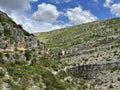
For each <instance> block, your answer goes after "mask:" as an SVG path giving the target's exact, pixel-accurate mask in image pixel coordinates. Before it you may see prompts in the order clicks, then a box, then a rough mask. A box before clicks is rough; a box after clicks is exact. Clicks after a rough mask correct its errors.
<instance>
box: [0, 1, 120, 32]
mask: <svg viewBox="0 0 120 90" xmlns="http://www.w3.org/2000/svg"><path fill="white" fill-rule="evenodd" d="M0 10H1V11H3V12H5V13H7V14H8V15H9V16H10V17H11V18H12V19H13V20H14V21H15V22H16V23H17V24H21V25H22V26H23V28H24V29H25V30H27V31H29V32H31V33H32V32H46V31H51V30H56V29H60V28H64V27H69V26H73V25H79V24H83V23H87V22H92V21H96V20H104V19H108V18H116V17H120V0H0Z"/></svg>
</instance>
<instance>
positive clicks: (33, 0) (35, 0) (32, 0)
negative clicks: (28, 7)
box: [30, 0, 38, 2]
mask: <svg viewBox="0 0 120 90" xmlns="http://www.w3.org/2000/svg"><path fill="white" fill-rule="evenodd" d="M30 1H31V2H37V1H38V0H30Z"/></svg>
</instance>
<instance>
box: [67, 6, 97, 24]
mask: <svg viewBox="0 0 120 90" xmlns="http://www.w3.org/2000/svg"><path fill="white" fill-rule="evenodd" d="M65 15H66V16H67V17H68V19H69V20H70V22H71V23H73V24H82V23H87V22H91V21H95V20H97V17H96V16H94V15H93V14H92V13H91V12H90V11H87V10H82V8H81V7H75V8H70V9H68V10H67V13H66V14H65Z"/></svg>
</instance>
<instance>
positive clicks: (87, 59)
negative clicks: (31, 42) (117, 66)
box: [37, 18, 120, 64]
mask: <svg viewBox="0 0 120 90" xmlns="http://www.w3.org/2000/svg"><path fill="white" fill-rule="evenodd" d="M37 36H38V38H39V39H40V40H41V41H43V42H44V43H45V44H46V46H47V47H49V48H50V49H51V53H56V54H57V52H58V51H62V50H63V51H65V55H63V56H62V60H65V61H66V62H67V63H69V64H73V63H79V62H80V63H79V64H90V63H104V62H110V61H112V60H114V61H115V60H119V58H120V55H119V52H120V51H119V46H120V18H114V19H108V20H102V21H95V22H92V23H87V24H83V25H78V26H74V27H70V28H65V29H60V30H56V31H52V32H46V33H40V34H39V35H37Z"/></svg>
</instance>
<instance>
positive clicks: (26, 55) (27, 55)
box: [25, 50, 32, 61]
mask: <svg viewBox="0 0 120 90" xmlns="http://www.w3.org/2000/svg"><path fill="white" fill-rule="evenodd" d="M31 54H32V51H30V50H25V57H26V60H28V61H29V60H30V58H31Z"/></svg>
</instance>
